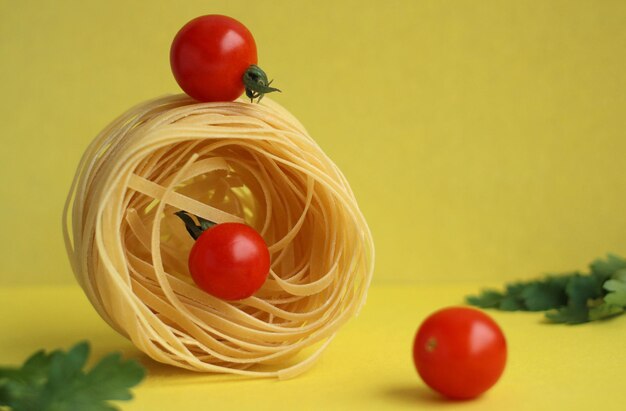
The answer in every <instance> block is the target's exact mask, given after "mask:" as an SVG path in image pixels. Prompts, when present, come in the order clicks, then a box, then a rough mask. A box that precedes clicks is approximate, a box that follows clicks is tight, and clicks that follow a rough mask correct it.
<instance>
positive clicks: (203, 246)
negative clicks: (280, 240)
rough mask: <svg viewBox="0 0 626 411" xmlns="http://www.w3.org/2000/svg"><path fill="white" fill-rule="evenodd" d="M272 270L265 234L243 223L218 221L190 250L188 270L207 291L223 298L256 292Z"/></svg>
mask: <svg viewBox="0 0 626 411" xmlns="http://www.w3.org/2000/svg"><path fill="white" fill-rule="evenodd" d="M269 270H270V253H269V250H268V248H267V245H266V244H265V241H264V240H263V237H261V235H260V234H259V233H258V232H257V231H256V230H255V229H253V228H252V227H250V226H248V225H245V224H240V223H222V224H217V225H215V226H213V227H211V228H209V229H207V230H206V231H204V232H203V233H202V234H201V235H200V237H198V239H197V240H196V242H195V244H194V246H193V247H192V249H191V252H190V253H189V271H190V273H191V277H192V278H193V280H194V281H195V283H196V284H197V285H198V287H200V288H201V289H203V290H204V291H206V292H207V293H209V294H211V295H213V296H215V297H218V298H222V299H224V300H241V299H243V298H247V297H250V296H251V295H252V294H254V293H255V292H256V291H257V290H258V289H259V288H261V286H262V285H263V283H264V282H265V280H266V279H267V275H268V273H269Z"/></svg>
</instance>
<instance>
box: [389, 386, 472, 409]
mask: <svg viewBox="0 0 626 411" xmlns="http://www.w3.org/2000/svg"><path fill="white" fill-rule="evenodd" d="M383 395H384V396H385V397H386V398H387V399H389V400H392V401H395V402H401V403H404V404H405V405H408V404H412V405H417V404H437V405H442V406H445V405H459V403H464V402H467V401H464V400H453V399H450V398H446V397H444V396H442V395H440V394H438V393H436V392H435V391H433V390H431V389H429V388H428V387H425V386H423V385H418V384H411V385H405V386H389V387H386V388H385V389H384V391H383Z"/></svg>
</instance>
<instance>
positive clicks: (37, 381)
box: [0, 342, 145, 411]
mask: <svg viewBox="0 0 626 411" xmlns="http://www.w3.org/2000/svg"><path fill="white" fill-rule="evenodd" d="M89 351H90V349H89V344H88V343H87V342H81V343H78V344H76V345H75V346H74V347H72V348H71V349H70V350H68V351H67V352H63V351H61V350H56V351H53V352H51V353H45V352H44V351H38V352H36V353H35V354H33V355H32V356H31V357H30V358H28V359H27V360H26V361H25V362H24V364H23V365H22V367H20V368H9V367H6V368H4V367H3V368H0V406H7V407H9V409H11V410H13V411H34V410H37V411H114V410H116V408H115V407H113V406H112V405H111V404H109V403H108V401H109V400H130V399H131V398H132V394H131V392H130V388H131V387H133V386H135V385H137V384H138V383H139V382H140V381H141V380H142V379H143V377H144V374H145V372H144V369H143V368H142V367H141V365H139V363H137V362H136V361H134V360H122V358H121V355H120V354H118V353H112V354H109V355H107V356H105V357H104V358H102V359H101V360H100V361H99V362H98V363H97V364H96V365H95V366H93V367H92V368H91V369H90V370H89V371H85V370H84V367H85V364H86V362H87V358H88V357H89Z"/></svg>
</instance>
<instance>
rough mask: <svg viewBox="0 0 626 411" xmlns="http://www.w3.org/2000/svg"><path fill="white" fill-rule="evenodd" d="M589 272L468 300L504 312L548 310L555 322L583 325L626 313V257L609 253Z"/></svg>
mask: <svg viewBox="0 0 626 411" xmlns="http://www.w3.org/2000/svg"><path fill="white" fill-rule="evenodd" d="M589 268H590V272H589V273H588V274H581V273H566V274H560V275H549V276H546V277H545V278H543V279H541V280H531V281H524V282H515V283H511V284H508V285H507V286H506V289H505V291H504V292H500V291H497V290H484V291H482V292H481V293H480V294H479V295H478V296H469V297H467V299H466V300H467V302H468V303H469V304H471V305H474V306H478V307H481V308H495V309H499V310H504V311H548V312H547V313H546V318H548V319H549V320H550V321H552V322H555V323H565V324H580V323H585V322H589V321H596V320H601V319H605V318H609V317H613V316H616V315H619V314H622V313H624V312H626V260H625V259H623V258H621V257H619V256H617V255H615V254H608V255H607V257H606V258H605V259H597V260H595V261H594V262H592V263H591V264H590V266H589Z"/></svg>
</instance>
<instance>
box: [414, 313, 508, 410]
mask: <svg viewBox="0 0 626 411" xmlns="http://www.w3.org/2000/svg"><path fill="white" fill-rule="evenodd" d="M506 357H507V348H506V340H505V338H504V334H503V333H502V330H501V329H500V327H499V326H498V324H496V322H495V321H493V320H492V319H491V317H489V316H488V315H487V314H485V313H483V312H482V311H479V310H476V309H473V308H466V307H450V308H444V309H442V310H439V311H437V312H435V313H433V314H431V315H430V316H429V317H428V318H426V320H424V322H423V323H422V324H421V326H420V327H419V329H418V330H417V334H416V336H415V340H414V343H413V361H414V363H415V367H416V369H417V372H418V373H419V375H420V377H421V378H422V379H423V380H424V382H425V383H426V384H427V385H428V386H429V387H431V388H432V389H434V390H435V391H437V392H439V393H441V394H443V395H445V396H446V397H449V398H453V399H470V398H474V397H477V396H479V395H480V394H482V393H483V392H485V391H487V390H488V389H489V388H491V387H492V386H493V385H494V384H495V383H496V382H497V381H498V379H499V378H500V376H501V375H502V372H503V371H504V366H505V364H506Z"/></svg>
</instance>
